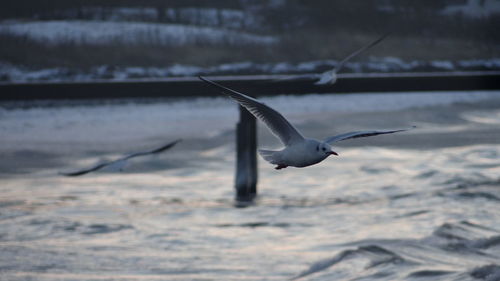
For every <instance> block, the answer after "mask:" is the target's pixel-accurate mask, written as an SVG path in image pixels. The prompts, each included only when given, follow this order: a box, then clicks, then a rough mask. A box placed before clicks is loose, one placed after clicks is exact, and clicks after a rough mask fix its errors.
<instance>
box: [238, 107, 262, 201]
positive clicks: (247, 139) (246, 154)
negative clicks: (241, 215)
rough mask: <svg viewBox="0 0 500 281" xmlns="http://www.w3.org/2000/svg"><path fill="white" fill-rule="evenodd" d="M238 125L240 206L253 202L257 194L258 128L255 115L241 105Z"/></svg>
mask: <svg viewBox="0 0 500 281" xmlns="http://www.w3.org/2000/svg"><path fill="white" fill-rule="evenodd" d="M239 109H240V120H239V122H238V124H237V125H236V178H235V188H236V201H237V203H241V204H239V206H244V205H245V204H248V203H251V202H252V201H253V199H254V198H255V197H256V196H257V153H256V151H257V130H256V126H257V125H256V120H255V117H254V116H253V115H252V114H250V112H248V111H247V110H246V109H245V108H243V107H241V106H240V107H239Z"/></svg>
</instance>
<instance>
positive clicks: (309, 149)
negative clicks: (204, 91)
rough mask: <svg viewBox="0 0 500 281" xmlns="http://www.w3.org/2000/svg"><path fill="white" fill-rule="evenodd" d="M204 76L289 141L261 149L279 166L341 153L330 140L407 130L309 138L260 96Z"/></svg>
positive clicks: (305, 163) (307, 162) (302, 163)
mask: <svg viewBox="0 0 500 281" xmlns="http://www.w3.org/2000/svg"><path fill="white" fill-rule="evenodd" d="M200 79H201V80H203V81H205V82H207V83H209V84H211V85H212V86H215V87H217V88H218V89H219V90H221V91H222V92H223V93H224V94H226V95H228V96H229V97H230V98H232V99H233V100H235V101H236V102H238V103H239V104H240V105H241V106H243V107H245V108H246V109H247V110H248V111H249V112H250V113H252V114H253V115H254V116H255V117H256V118H258V119H259V120H261V121H262V122H263V123H264V124H266V125H267V127H268V128H269V129H270V130H271V132H272V133H273V134H274V135H275V136H276V137H277V138H278V139H279V140H280V141H281V142H282V143H283V145H285V147H284V148H283V149H282V150H279V151H274V150H259V153H260V155H261V156H262V157H263V158H264V159H265V160H266V161H268V162H269V163H271V164H275V165H277V166H276V169H282V168H286V167H288V166H292V167H298V168H302V167H307V166H311V165H314V164H317V163H319V162H321V161H323V160H325V159H326V158H327V157H328V156H330V155H338V154H337V153H336V152H335V151H333V150H332V148H331V146H330V144H331V143H334V142H338V141H342V140H346V139H353V138H360V137H369V136H376V135H381V134H391V133H396V132H401V131H405V130H390V131H356V132H349V133H345V134H341V135H336V136H333V137H329V138H326V139H325V140H324V141H318V140H314V139H309V138H305V137H303V136H302V134H300V132H299V131H298V130H297V129H296V128H295V127H294V126H293V125H292V124H290V122H288V120H286V119H285V117H283V115H281V114H280V113H279V112H278V111H276V110H274V109H272V108H271V107H269V106H267V105H265V104H263V103H262V102H260V101H259V100H257V99H254V98H252V97H249V96H247V95H245V94H242V93H239V92H237V91H234V90H232V89H229V88H227V87H224V86H222V85H219V84H217V83H215V82H213V81H210V80H208V79H206V78H203V77H201V76H200Z"/></svg>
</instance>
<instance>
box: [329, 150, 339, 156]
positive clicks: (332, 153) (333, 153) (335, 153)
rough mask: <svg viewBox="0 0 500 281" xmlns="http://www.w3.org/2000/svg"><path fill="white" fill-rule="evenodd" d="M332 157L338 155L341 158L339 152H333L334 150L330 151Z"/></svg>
mask: <svg viewBox="0 0 500 281" xmlns="http://www.w3.org/2000/svg"><path fill="white" fill-rule="evenodd" d="M330 155H337V156H339V154H338V153H337V152H335V151H333V150H332V151H330Z"/></svg>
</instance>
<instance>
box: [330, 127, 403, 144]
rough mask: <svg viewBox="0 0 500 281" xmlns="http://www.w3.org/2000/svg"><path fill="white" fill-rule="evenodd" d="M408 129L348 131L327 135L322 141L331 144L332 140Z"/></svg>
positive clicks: (336, 140)
mask: <svg viewBox="0 0 500 281" xmlns="http://www.w3.org/2000/svg"><path fill="white" fill-rule="evenodd" d="M408 130H409V129H401V130H389V131H356V132H349V133H345V134H340V135H336V136H333V137H329V138H327V139H325V140H324V142H326V143H329V144H332V143H334V142H338V141H343V140H348V139H355V138H364V137H371V136H376V135H384V134H392V133H397V132H403V131H408Z"/></svg>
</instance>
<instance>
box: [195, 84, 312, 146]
mask: <svg viewBox="0 0 500 281" xmlns="http://www.w3.org/2000/svg"><path fill="white" fill-rule="evenodd" d="M199 78H200V79H201V80H203V81H205V82H207V83H209V84H210V85H212V86H214V87H216V88H218V89H219V90H221V91H222V93H224V94H226V95H228V96H229V97H231V98H232V99H233V100H235V101H236V102H238V103H239V104H240V105H241V106H243V107H244V108H246V109H247V110H248V111H249V112H250V113H252V114H253V115H254V116H255V117H257V118H258V119H259V120H261V121H262V122H264V124H266V125H267V127H269V129H270V130H271V132H272V133H273V134H274V135H275V136H276V137H278V138H279V139H280V141H281V142H282V143H283V144H284V145H286V146H288V145H290V144H293V143H295V142H299V141H303V140H304V137H303V136H302V135H301V134H300V133H299V131H297V129H295V127H293V125H292V124H290V122H288V120H286V119H285V117H283V115H281V114H280V113H279V112H277V111H276V110H274V109H272V108H271V107H269V106H267V105H265V104H263V103H262V102H260V101H258V100H257V99H254V98H252V97H249V96H247V95H244V94H242V93H239V92H236V91H234V90H232V89H229V88H227V87H224V86H222V85H220V84H217V83H215V82H213V81H210V80H208V79H206V78H203V77H201V76H200V77H199Z"/></svg>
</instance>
